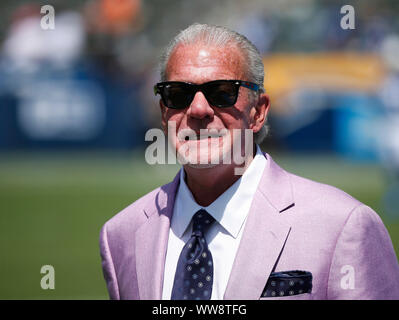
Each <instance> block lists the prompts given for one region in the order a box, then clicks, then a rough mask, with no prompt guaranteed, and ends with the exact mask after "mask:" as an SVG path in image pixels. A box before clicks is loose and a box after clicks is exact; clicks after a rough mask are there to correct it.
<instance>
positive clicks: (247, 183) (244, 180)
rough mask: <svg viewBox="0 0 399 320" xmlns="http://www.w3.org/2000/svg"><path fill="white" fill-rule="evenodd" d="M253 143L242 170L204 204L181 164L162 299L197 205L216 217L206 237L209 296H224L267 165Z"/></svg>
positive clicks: (169, 291) (167, 297) (169, 288)
mask: <svg viewBox="0 0 399 320" xmlns="http://www.w3.org/2000/svg"><path fill="white" fill-rule="evenodd" d="M256 147H257V151H256V155H255V157H254V159H253V160H252V162H251V164H250V165H249V167H248V168H247V170H246V171H245V172H244V174H243V175H242V176H241V177H240V178H239V179H238V180H237V181H236V182H235V183H234V184H233V185H232V186H231V187H230V188H228V189H227V190H226V191H225V192H224V193H223V194H222V195H220V196H219V197H218V198H217V199H216V200H215V201H214V202H212V203H211V204H210V205H209V206H207V207H201V206H200V205H199V204H197V202H196V201H195V199H194V197H193V195H192V193H191V191H190V190H189V188H188V187H187V184H186V182H185V179H184V175H185V173H184V169H183V168H181V170H180V185H179V189H178V191H177V195H176V200H175V205H174V208H173V216H172V221H171V226H170V231H169V240H168V248H167V253H166V261H165V273H164V282H163V291H162V299H164V300H170V297H171V295H172V288H173V282H174V278H175V272H176V267H177V262H178V260H179V256H180V253H181V251H182V249H183V247H184V244H185V243H186V242H187V241H188V239H190V236H191V229H192V221H191V219H192V217H193V215H194V214H195V213H196V212H197V211H198V210H200V209H205V210H206V211H207V212H208V213H209V214H210V215H212V217H213V218H214V219H215V220H216V221H215V222H214V223H213V224H212V226H211V227H210V228H209V230H208V231H207V233H206V234H205V238H206V241H207V243H208V247H209V250H210V251H211V253H212V258H213V266H214V270H213V286H212V296H211V300H222V299H223V296H224V292H225V290H226V287H227V282H228V280H229V277H230V273H231V269H232V266H233V262H234V258H235V256H236V253H237V249H238V245H239V244H240V239H241V236H242V233H243V229H244V225H245V221H246V218H247V215H248V212H249V209H250V207H251V203H252V199H253V196H254V194H255V191H256V189H257V188H258V184H259V181H260V178H261V177H262V174H263V171H264V169H265V167H266V161H267V160H266V158H265V156H264V155H263V154H262V152H261V150H260V148H259V146H256Z"/></svg>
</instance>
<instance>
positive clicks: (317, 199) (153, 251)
mask: <svg viewBox="0 0 399 320" xmlns="http://www.w3.org/2000/svg"><path fill="white" fill-rule="evenodd" d="M265 156H266V157H267V159H268V162H267V166H268V167H267V168H266V169H265V170H264V172H263V175H262V179H261V181H260V183H259V186H258V189H257V191H256V194H255V196H254V199H253V202H252V206H251V209H250V212H249V215H248V220H247V223H246V225H245V229H244V233H243V236H242V239H241V242H240V245H239V248H238V251H237V255H236V258H235V260H234V264H233V268H232V271H231V274H230V278H229V281H228V284H227V288H226V292H225V294H224V299H243V300H245V299H250V300H253V299H260V297H261V294H262V290H263V289H264V286H265V284H266V282H267V279H268V278H269V275H270V273H271V272H272V271H273V270H274V271H276V272H278V271H288V270H304V271H309V272H311V273H312V276H313V289H312V292H311V293H303V294H300V295H293V296H288V297H278V298H262V299H265V300H266V299H399V266H398V260H397V258H396V256H395V252H394V249H393V246H392V242H391V239H390V237H389V234H388V232H387V230H386V228H385V227H384V224H383V223H382V221H381V219H380V218H379V216H378V215H377V214H376V213H375V212H374V211H373V210H372V209H370V208H369V207H367V206H366V205H364V204H362V203H361V202H359V201H357V200H355V199H354V198H352V197H351V196H349V195H348V194H346V193H344V192H343V191H341V190H339V189H336V188H334V187H331V186H328V185H325V184H320V183H317V182H314V181H310V180H307V179H305V178H301V177H298V176H295V175H293V174H291V173H288V172H287V171H285V170H283V169H282V168H280V167H279V166H278V165H277V164H276V163H275V162H274V161H273V160H272V158H271V157H270V156H269V155H268V154H265ZM178 185H179V175H177V176H176V177H175V178H174V180H173V181H172V182H171V183H169V184H166V185H164V186H162V187H160V188H158V189H156V190H154V191H152V192H150V193H148V194H147V195H145V196H144V197H142V198H140V199H139V200H137V201H136V202H134V203H133V204H131V205H130V206H128V207H127V208H125V209H124V210H122V211H121V212H120V213H118V214H117V215H115V216H114V217H113V218H111V219H110V220H109V221H107V222H106V223H105V225H104V226H103V228H102V229H101V234H100V249H101V258H102V268H103V273H104V278H105V281H106V283H107V288H108V292H109V296H110V298H111V299H145V300H149V299H161V296H162V285H163V273H164V264H165V256H166V249H167V242H168V234H169V227H170V221H171V215H172V212H173V206H174V200H175V195H176V191H177V188H178ZM349 278H350V279H349Z"/></svg>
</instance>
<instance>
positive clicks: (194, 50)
mask: <svg viewBox="0 0 399 320" xmlns="http://www.w3.org/2000/svg"><path fill="white" fill-rule="evenodd" d="M244 70H245V62H244V57H243V55H242V54H241V52H240V51H239V50H238V49H237V48H235V47H231V46H230V47H213V46H204V45H201V44H198V45H190V46H183V45H179V46H178V47H177V48H176V49H175V50H174V51H173V53H172V55H171V57H170V59H169V61H168V64H167V66H166V78H167V79H166V80H167V81H183V82H190V83H195V84H202V83H204V82H208V81H213V80H221V79H224V80H247V81H248V80H249V79H248V78H247V76H246V74H245V72H244ZM249 92H250V89H247V88H244V87H240V89H239V95H238V99H237V102H236V104H235V105H234V106H232V107H226V108H218V107H213V106H211V105H209V103H208V101H207V100H206V98H205V96H204V94H203V93H202V92H200V91H198V92H197V93H196V95H195V97H194V99H193V101H192V103H191V105H190V106H189V107H187V108H185V109H181V110H176V109H170V108H167V107H166V106H165V105H164V104H163V103H162V101H160V106H161V112H162V124H163V127H164V129H165V130H166V129H167V124H168V123H169V124H170V121H173V122H175V124H176V132H177V134H176V135H174V136H169V140H170V142H171V143H172V145H173V146H174V147H175V148H176V150H177V152H178V154H179V153H180V156H181V157H183V158H184V159H185V160H186V162H188V164H189V165H190V163H197V164H198V163H199V162H200V161H199V157H200V154H204V153H205V154H206V155H208V159H207V161H208V165H205V166H204V165H203V166H197V167H209V166H210V165H209V164H210V163H211V161H212V159H211V158H212V155H213V157H215V154H216V156H217V157H218V159H220V160H221V159H223V157H225V155H226V154H230V155H231V154H232V152H233V151H234V150H233V143H234V137H233V129H251V130H253V131H254V132H257V131H259V130H260V128H261V127H262V125H263V122H264V118H265V116H266V111H267V107H268V100H267V98H266V100H265V99H263V100H262V101H263V102H265V101H266V102H267V103H263V104H264V106H261V107H260V108H259V106H258V104H259V102H258V99H255V101H254V99H250V97H249ZM251 100H252V101H251ZM254 106H257V107H256V108H254ZM187 129H191V130H193V131H195V132H196V133H197V134H198V135H199V134H200V130H201V129H207V130H210V132H213V131H214V130H213V131H212V130H211V129H216V130H217V132H222V131H221V130H222V129H227V130H226V131H227V132H228V134H230V139H228V140H226V139H223V137H209V138H208V139H207V142H208V143H204V142H205V141H204V139H200V138H202V137H197V139H191V138H190V140H185V139H184V137H183V138H182V136H181V135H180V137H178V136H179V132H180V133H182V132H184V130H187ZM243 136H244V135H242V137H241V138H240V139H243ZM223 143H224V145H223ZM211 149H212V150H211ZM179 150H180V152H179ZM181 150H184V151H183V152H182V151H181ZM201 163H203V158H201Z"/></svg>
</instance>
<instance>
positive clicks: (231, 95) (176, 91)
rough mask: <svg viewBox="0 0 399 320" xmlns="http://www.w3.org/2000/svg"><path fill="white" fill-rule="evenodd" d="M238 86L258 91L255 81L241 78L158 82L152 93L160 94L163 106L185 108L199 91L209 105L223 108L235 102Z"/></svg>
mask: <svg viewBox="0 0 399 320" xmlns="http://www.w3.org/2000/svg"><path fill="white" fill-rule="evenodd" d="M240 86H243V87H246V88H248V89H251V90H254V91H258V90H259V86H258V85H257V84H256V83H253V82H248V81H242V80H215V81H210V82H205V83H202V84H193V83H188V82H180V81H167V82H159V83H157V84H156V85H155V86H154V93H155V94H158V93H159V94H160V95H161V98H162V102H163V103H164V105H165V106H167V107H168V108H172V109H185V108H187V107H188V106H190V104H191V102H192V101H193V99H194V96H195V94H196V93H197V92H198V91H201V92H202V93H203V94H204V95H205V98H206V100H208V103H209V104H210V105H211V106H214V107H219V108H225V107H231V106H233V105H234V104H235V103H236V102H237V98H238V91H239V89H240Z"/></svg>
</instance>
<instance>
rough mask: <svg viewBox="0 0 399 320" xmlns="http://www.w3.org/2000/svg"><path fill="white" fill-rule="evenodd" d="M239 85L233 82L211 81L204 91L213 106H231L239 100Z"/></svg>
mask: <svg viewBox="0 0 399 320" xmlns="http://www.w3.org/2000/svg"><path fill="white" fill-rule="evenodd" d="M238 88H239V87H238V86H237V85H236V84H235V83H232V82H224V81H220V82H214V83H210V84H209V85H207V86H206V88H205V89H204V91H205V92H204V93H205V95H206V97H207V99H208V101H209V103H210V104H211V105H213V106H217V107H231V106H232V105H234V104H235V103H236V101H237V94H238Z"/></svg>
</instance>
